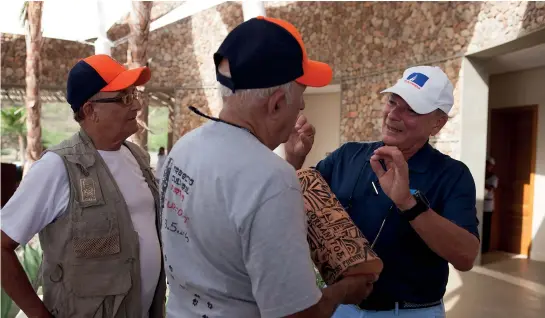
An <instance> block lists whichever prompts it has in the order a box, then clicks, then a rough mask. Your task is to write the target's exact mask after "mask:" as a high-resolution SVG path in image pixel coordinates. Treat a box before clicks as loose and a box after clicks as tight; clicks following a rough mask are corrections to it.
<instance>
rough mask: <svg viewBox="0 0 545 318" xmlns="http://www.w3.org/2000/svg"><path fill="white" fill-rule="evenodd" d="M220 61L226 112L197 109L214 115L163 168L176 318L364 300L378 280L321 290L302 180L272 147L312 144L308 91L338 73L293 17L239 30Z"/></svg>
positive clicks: (285, 311)
mask: <svg viewBox="0 0 545 318" xmlns="http://www.w3.org/2000/svg"><path fill="white" fill-rule="evenodd" d="M214 61H215V64H216V68H217V72H216V75H217V78H218V81H219V82H220V83H221V87H220V91H221V94H222V96H223V109H222V111H221V113H220V114H219V118H214V117H210V116H207V115H205V114H203V113H201V112H200V111H198V110H197V109H196V108H191V109H192V110H193V111H194V112H195V113H197V114H198V115H201V116H204V117H207V118H209V119H210V121H209V122H207V123H206V124H204V125H203V126H201V127H199V128H197V129H195V130H193V131H191V132H190V133H188V134H186V135H185V136H183V137H182V138H181V139H180V140H178V142H177V143H176V144H175V146H174V147H173V149H172V150H171V151H170V153H169V155H168V156H167V160H166V162H165V165H164V167H163V180H162V182H161V191H162V193H161V201H162V206H163V211H162V218H163V227H162V239H163V242H164V256H165V257H164V259H165V267H166V272H167V279H168V281H169V300H168V303H167V317H180V318H182V317H184V318H185V317H201V318H206V317H233V318H250V317H265V318H268V317H271V318H272V317H303V318H305V317H312V318H320V317H331V315H332V313H333V311H334V310H335V308H336V307H337V306H338V305H339V304H341V303H347V304H348V303H350V304H355V303H358V302H360V301H361V300H363V299H364V298H365V297H366V296H367V295H368V294H369V292H370V291H371V289H372V280H374V279H375V278H374V277H372V278H371V277H364V276H360V277H349V278H344V279H342V280H340V281H339V282H337V283H335V284H332V285H331V286H329V287H327V288H325V289H323V290H320V289H319V288H318V287H317V285H316V278H315V272H314V269H313V263H312V260H311V258H310V250H309V246H308V243H307V240H306V237H307V228H306V226H307V223H306V218H305V212H304V207H303V198H302V195H301V188H300V184H299V181H298V179H297V177H296V173H295V170H294V168H293V167H292V166H291V165H290V164H289V163H287V162H286V161H285V160H283V159H282V158H281V157H279V156H277V155H276V154H275V153H274V152H273V151H272V150H273V149H275V148H276V147H277V146H279V145H280V144H281V143H283V142H286V141H287V140H288V139H289V138H292V139H295V140H297V141H296V142H294V144H296V147H304V145H305V144H309V143H311V142H312V141H311V140H312V138H313V136H312V134H311V135H301V134H300V133H299V131H303V130H306V128H307V127H297V125H301V124H302V123H304V118H303V117H302V116H301V117H299V112H300V110H302V109H303V108H304V101H303V92H304V90H305V88H306V87H307V86H325V85H327V84H328V83H329V82H330V81H331V78H332V71H331V68H330V67H329V66H328V65H326V64H323V63H320V62H315V61H310V60H308V58H307V56H306V52H305V49H304V46H303V42H302V39H301V36H300V35H299V33H298V32H297V30H296V29H295V28H294V27H293V26H292V25H291V24H289V23H287V22H285V21H282V20H278V19H270V18H263V17H259V18H254V19H251V20H248V21H246V22H244V23H242V24H241V25H239V26H237V27H236V28H235V29H234V30H233V31H232V32H231V33H230V34H229V35H228V36H227V38H226V39H225V40H224V42H223V44H222V45H221V46H220V48H219V50H218V52H217V53H216V54H215V55H214ZM298 118H301V119H300V120H299V121H297V119H298ZM296 121H297V125H296ZM294 127H297V128H300V129H294ZM303 128H304V129H303ZM310 131H312V129H310Z"/></svg>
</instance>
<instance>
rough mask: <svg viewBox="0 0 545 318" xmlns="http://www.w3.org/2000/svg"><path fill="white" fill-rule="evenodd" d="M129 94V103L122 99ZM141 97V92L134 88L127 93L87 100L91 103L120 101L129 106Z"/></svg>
mask: <svg viewBox="0 0 545 318" xmlns="http://www.w3.org/2000/svg"><path fill="white" fill-rule="evenodd" d="M129 96H132V100H131V101H130V103H127V102H125V101H123V99H124V98H126V97H129ZM141 97H142V93H141V92H140V91H138V90H134V91H132V92H131V93H128V94H123V95H120V96H116V97H109V98H99V99H95V100H90V101H89V102H91V103H119V102H121V104H123V105H125V106H130V105H131V104H132V103H133V102H134V101H135V100H140V98H141Z"/></svg>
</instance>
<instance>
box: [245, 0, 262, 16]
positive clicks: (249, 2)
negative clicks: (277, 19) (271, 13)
mask: <svg viewBox="0 0 545 318" xmlns="http://www.w3.org/2000/svg"><path fill="white" fill-rule="evenodd" d="M242 15H243V16H244V21H248V20H250V19H251V18H255V17H257V16H266V14H265V6H264V5H263V2H262V1H254V0H246V1H242Z"/></svg>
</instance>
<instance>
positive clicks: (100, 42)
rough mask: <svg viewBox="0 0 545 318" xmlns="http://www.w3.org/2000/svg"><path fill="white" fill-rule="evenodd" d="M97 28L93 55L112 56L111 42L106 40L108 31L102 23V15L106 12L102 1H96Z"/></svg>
mask: <svg viewBox="0 0 545 318" xmlns="http://www.w3.org/2000/svg"><path fill="white" fill-rule="evenodd" d="M96 12H97V28H98V32H97V34H98V37H97V39H96V41H95V54H107V55H112V42H111V41H110V40H108V36H107V32H108V29H107V27H106V24H105V23H104V15H105V12H106V4H105V3H104V2H103V0H98V1H97V11H96Z"/></svg>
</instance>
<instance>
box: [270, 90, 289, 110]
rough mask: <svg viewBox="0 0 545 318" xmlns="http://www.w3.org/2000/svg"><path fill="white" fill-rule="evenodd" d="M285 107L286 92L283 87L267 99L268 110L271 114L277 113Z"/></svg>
mask: <svg viewBox="0 0 545 318" xmlns="http://www.w3.org/2000/svg"><path fill="white" fill-rule="evenodd" d="M283 107H287V103H286V92H284V90H283V89H280V88H279V89H277V90H276V91H274V93H273V94H272V95H271V96H270V97H269V100H268V101H267V112H268V113H269V115H273V116H274V115H276V114H277V113H278V112H279V111H280V110H281V109H282V108H283Z"/></svg>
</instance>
